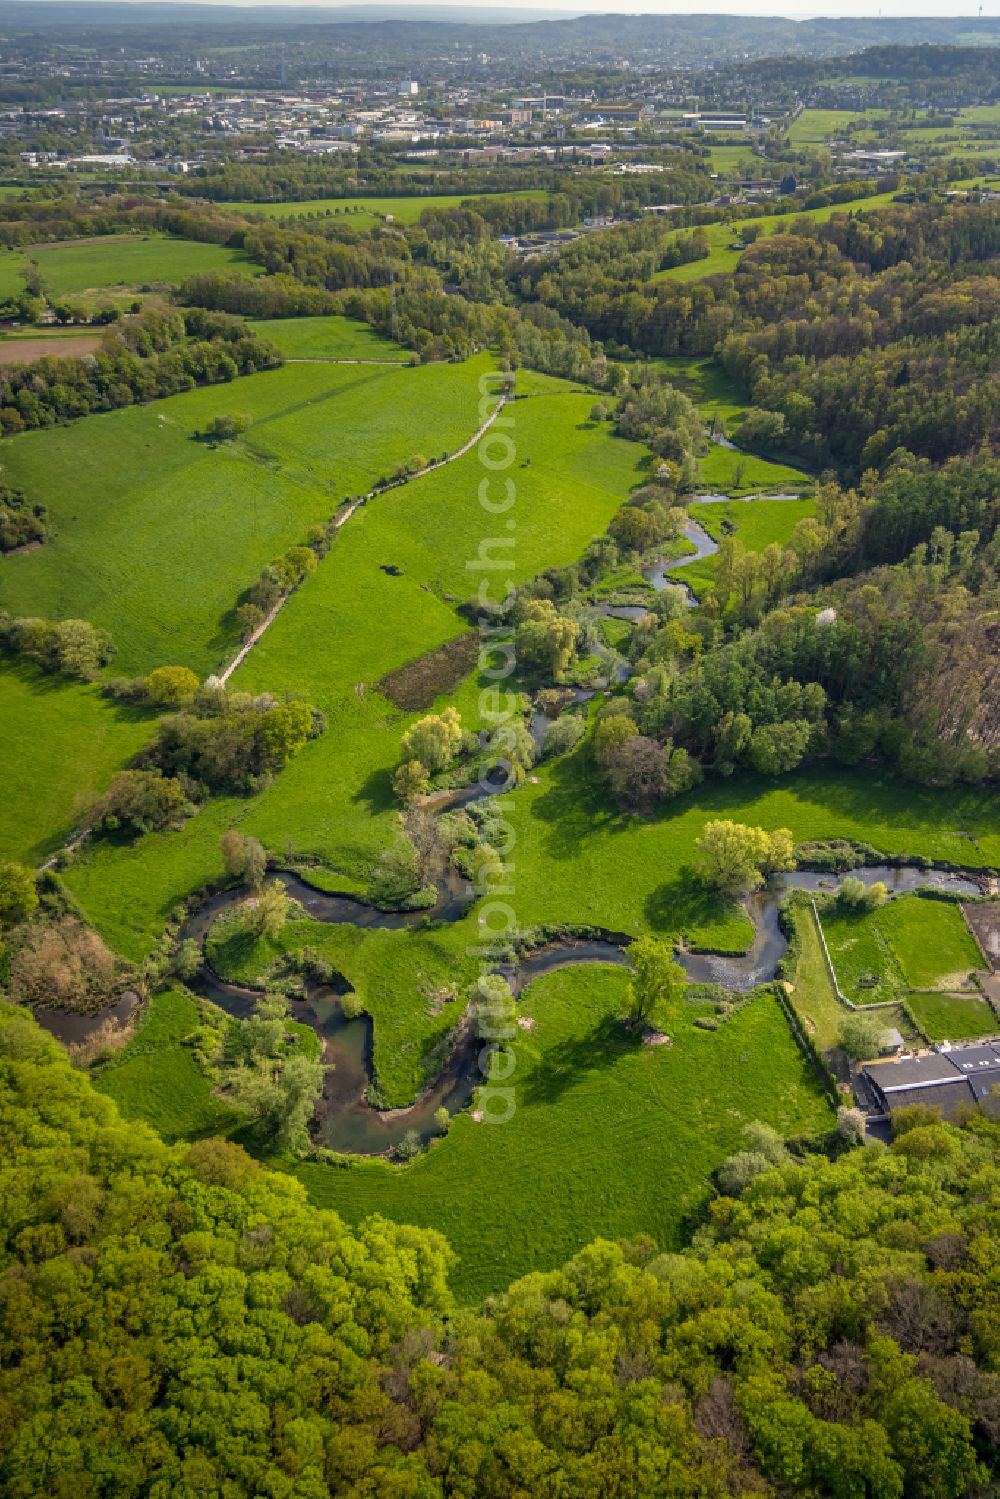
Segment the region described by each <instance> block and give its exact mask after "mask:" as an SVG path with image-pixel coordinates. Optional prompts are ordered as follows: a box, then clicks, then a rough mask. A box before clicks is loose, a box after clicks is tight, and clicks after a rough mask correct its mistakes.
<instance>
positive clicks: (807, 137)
mask: <svg viewBox="0 0 1000 1499" xmlns="http://www.w3.org/2000/svg"><path fill="white" fill-rule="evenodd" d="M885 113H886V111H885V110H882V109H864V110H857V109H804V110H803V111H802V113H801V114H800V115H799V116H798V118H797V119H795V120H793V121H792V123H791V125H789V127H788V143H789V145H791V146H819V145H822V144H823V143H824V142H825V141H828V140H835V139H837V138H838V137H842V136H844V135H846V133H847V129H848V126H849V125H852V124H856V123H857V122H858V121H860V120H874V119H878V118H880V117H881V116H883V115H884V114H885Z"/></svg>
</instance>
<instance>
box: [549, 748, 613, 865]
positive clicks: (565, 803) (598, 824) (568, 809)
mask: <svg viewBox="0 0 1000 1499" xmlns="http://www.w3.org/2000/svg"><path fill="white" fill-rule="evenodd" d="M531 810H532V815H533V816H534V817H536V818H537V819H538V820H539V822H543V823H545V825H546V833H545V844H546V849H547V851H548V852H549V853H550V854H552V855H553V857H555V858H557V859H558V858H562V859H568V858H571V857H572V856H573V855H574V854H575V853H576V852H577V851H578V850H579V848H580V846H581V844H583V843H584V842H585V841H586V840H587V839H588V838H592V837H593V835H594V833H595V832H596V831H598V830H600V829H606V828H611V829H613V830H624V829H626V828H628V827H629V826H633V825H634V823H635V819H634V818H632V817H630V816H629V815H628V814H627V813H625V812H622V811H621V810H620V809H619V808H618V807H616V806H615V805H614V804H613V803H612V802H611V800H610V797H609V795H608V793H607V791H606V790H605V788H604V787H603V786H602V785H600V784H599V783H598V780H597V773H596V771H595V768H594V765H593V762H592V759H591V756H590V754H589V751H587V750H586V749H584V750H582V751H580V752H579V753H577V754H575V755H568V756H566V758H565V759H562V760H557V761H555V763H554V764H553V766H552V770H551V772H550V776H549V785H548V788H547V790H545V791H544V792H543V793H542V795H541V796H539V797H537V798H536V800H535V801H534V803H533V804H532V809H531Z"/></svg>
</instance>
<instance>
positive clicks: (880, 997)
mask: <svg viewBox="0 0 1000 1499" xmlns="http://www.w3.org/2000/svg"><path fill="white" fill-rule="evenodd" d="M822 922H823V932H824V935H825V936H826V941H827V947H828V948H829V952H830V958H831V960H832V962H833V966H834V970H835V972H836V974H837V981H838V983H839V984H840V987H841V990H842V991H843V993H844V994H846V995H847V997H848V998H849V999H852V1000H853V1001H854V1003H855V1004H877V1003H881V1002H883V1001H885V1000H892V999H899V998H900V997H901V996H902V995H903V994H904V993H905V992H906V991H907V990H910V989H914V990H929V989H939V990H948V989H957V988H962V987H965V988H967V987H968V983H969V976H970V974H971V973H973V972H974V971H975V970H977V969H982V968H983V967H984V962H983V955H982V953H981V952H980V950H979V945H978V943H977V942H976V940H975V938H974V937H973V935H972V933H971V932H970V931H969V928H968V925H967V924H966V921H965V917H964V916H963V915H962V911H961V907H960V906H958V905H957V904H955V903H953V902H950V901H940V900H928V899H924V898H921V897H920V896H918V895H904V896H899V897H897V898H896V899H895V900H892V901H890V902H889V903H888V905H885V906H882V907H881V908H880V909H879V910H877V911H871V912H867V913H864V914H861V915H853V914H847V913H841V912H827V913H824V914H823V917H822Z"/></svg>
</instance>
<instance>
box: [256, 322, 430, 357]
mask: <svg viewBox="0 0 1000 1499" xmlns="http://www.w3.org/2000/svg"><path fill="white" fill-rule="evenodd" d="M253 326H254V327H255V328H256V330H257V332H258V333H259V334H260V335H261V337H263V338H266V339H268V340H269V341H270V342H271V343H273V344H274V345H275V347H276V348H278V349H280V350H281V352H282V354H284V356H285V358H286V359H360V360H366V359H375V360H379V361H382V362H384V363H387V364H388V363H390V362H391V363H399V364H409V362H410V361H411V360H412V359H413V357H414V355H413V351H412V350H411V349H404V348H403V347H402V346H401V345H400V344H396V343H393V342H392V340H391V339H389V338H383V337H382V336H381V334H379V333H376V332H375V329H374V328H373V327H372V326H371V325H370V324H369V323H360V322H358V321H357V319H356V318H349V317H290V318H258V319H256V320H255V321H254V323H253Z"/></svg>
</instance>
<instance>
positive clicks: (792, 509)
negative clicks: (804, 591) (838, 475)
mask: <svg viewBox="0 0 1000 1499" xmlns="http://www.w3.org/2000/svg"><path fill="white" fill-rule="evenodd" d="M815 513H816V502H815V500H813V499H811V498H810V497H809V496H803V497H802V498H801V499H797V500H769V499H768V498H767V496H766V495H761V496H760V497H755V498H753V499H748V500H730V501H729V502H728V504H725V505H704V504H699V503H698V502H697V500H695V501H694V502H693V503H692V504H690V505H689V506H688V514H689V515H690V516H691V518H692V520H696V521H698V523H699V524H700V525H701V526H703V527H704V528H705V530H706V531H707V532H708V534H709V535H710V536H711V537H712V538H713V540H715V541H721V540H722V539H723V537H724V536H726V535H733V536H735V537H736V539H737V540H738V541H739V542H741V543H742V545H743V546H745V547H746V548H747V550H748V551H751V552H759V551H762V550H763V549H764V547H767V546H770V545H771V543H772V542H777V544H778V545H779V546H784V545H785V544H786V543H787V542H788V541H790V540H791V537H792V533H793V531H794V530H795V527H796V526H797V525H798V523H799V521H800V520H807V519H809V518H810V517H811V516H813V515H815ZM716 567H717V554H715V553H713V554H712V556H711V557H702V558H701V559H700V560H699V561H697V562H689V563H687V564H686V565H685V566H684V567H679V568H676V569H675V571H674V573H673V574H672V576H675V577H677V579H678V580H679V581H680V582H684V583H687V584H688V586H689V587H690V588H693V589H694V591H695V593H696V594H699V595H700V594H701V593H702V592H703V590H704V589H705V588H706V587H710V586H711V584H712V583H713V582H714V580H715V571H716Z"/></svg>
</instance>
